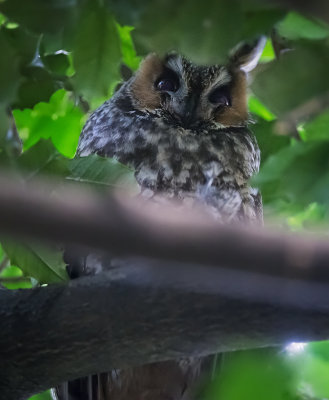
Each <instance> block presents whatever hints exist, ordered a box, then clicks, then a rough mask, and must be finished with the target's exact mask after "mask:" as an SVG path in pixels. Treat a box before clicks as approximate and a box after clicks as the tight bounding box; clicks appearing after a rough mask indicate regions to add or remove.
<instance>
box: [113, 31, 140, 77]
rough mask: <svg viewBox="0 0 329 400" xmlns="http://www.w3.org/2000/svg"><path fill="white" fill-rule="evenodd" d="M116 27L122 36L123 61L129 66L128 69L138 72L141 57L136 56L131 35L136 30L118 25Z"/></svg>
mask: <svg viewBox="0 0 329 400" xmlns="http://www.w3.org/2000/svg"><path fill="white" fill-rule="evenodd" d="M116 26H117V29H118V32H119V36H120V46H121V54H122V61H123V62H124V63H125V64H126V65H127V67H129V68H130V69H132V70H133V71H136V70H137V69H138V67H139V64H140V62H141V57H138V56H137V55H136V50H135V47H134V43H133V40H132V37H131V34H130V32H131V31H133V30H134V28H133V27H132V26H120V25H119V24H116Z"/></svg>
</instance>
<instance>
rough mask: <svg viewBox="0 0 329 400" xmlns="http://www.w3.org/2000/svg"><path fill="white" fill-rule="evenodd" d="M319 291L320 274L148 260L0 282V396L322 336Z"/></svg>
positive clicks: (323, 289) (327, 302)
mask: <svg viewBox="0 0 329 400" xmlns="http://www.w3.org/2000/svg"><path fill="white" fill-rule="evenodd" d="M178 270H179V274H178V273H177V271H178ZM327 293H328V287H327V285H323V284H321V283H319V282H309V283H307V282H301V281H298V280H292V279H283V278H277V277H269V276H265V275H264V276H261V275H259V274H254V273H248V272H243V271H237V270H229V269H225V268H211V267H204V266H196V265H188V266H187V265H173V264H168V265H163V264H161V263H160V264H159V263H158V262H155V261H153V262H150V261H148V262H147V261H146V260H140V261H139V262H138V261H134V262H132V263H129V262H126V263H125V265H121V266H120V268H119V269H113V270H110V271H109V272H107V273H102V274H99V275H96V276H93V277H85V278H79V279H77V280H74V281H70V282H69V283H68V284H67V285H52V286H48V287H41V288H36V289H31V290H19V291H7V290H1V291H0V319H1V330H0V349H1V369H0V386H1V394H2V396H3V398H6V399H7V400H11V399H12V400H20V399H26V398H27V397H28V396H30V395H32V394H34V393H37V392H40V391H42V390H45V389H47V388H49V387H52V386H55V385H57V384H59V383H60V382H62V381H66V380H70V379H74V378H77V377H81V376H86V375H89V374H94V373H99V372H104V371H109V370H111V369H113V368H124V367H127V366H130V367H131V366H135V365H141V364H146V363H149V362H154V361H163V360H168V359H175V358H179V357H184V356H204V355H207V354H210V353H215V352H222V351H232V350H237V349H244V348H255V347H263V346H273V345H282V344H286V343H288V342H290V341H310V340H322V339H326V338H327V337H328V336H329V324H328V316H329V299H328V295H327Z"/></svg>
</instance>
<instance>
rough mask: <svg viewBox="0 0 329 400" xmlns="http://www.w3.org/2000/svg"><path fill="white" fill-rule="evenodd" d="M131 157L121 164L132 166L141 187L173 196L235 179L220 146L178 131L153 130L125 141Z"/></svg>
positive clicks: (137, 132)
mask: <svg viewBox="0 0 329 400" xmlns="http://www.w3.org/2000/svg"><path fill="white" fill-rule="evenodd" d="M129 144H130V146H131V149H130V151H131V153H129V151H128V153H126V155H127V156H128V158H129V157H131V160H129V159H128V160H127V159H126V158H125V156H124V157H123V158H124V159H123V160H122V161H124V162H127V161H128V163H130V164H132V166H133V167H134V168H135V170H136V178H137V180H138V182H139V184H140V185H141V186H142V187H147V188H150V189H153V190H157V191H162V192H170V191H173V192H174V193H175V194H177V193H178V192H180V191H184V192H195V191H196V190H197V189H198V188H199V187H200V186H202V185H206V184H207V182H209V181H210V180H212V182H213V184H216V185H219V184H220V183H221V181H222V180H227V181H228V180H230V178H232V180H234V179H235V177H234V173H233V169H234V168H233V166H232V165H231V164H232V163H231V162H230V157H231V156H232V154H231V152H229V151H227V150H226V148H225V145H224V144H223V143H221V145H219V146H215V145H214V143H213V142H212V140H211V137H207V136H204V137H200V136H198V135H195V134H194V135H192V134H189V133H186V132H184V131H179V130H174V129H173V130H170V129H167V130H165V131H163V130H158V131H157V130H155V131H152V133H148V134H144V135H143V132H142V131H141V130H139V131H136V136H135V137H131V138H130V139H129V140H128V141H127V146H128V147H129Z"/></svg>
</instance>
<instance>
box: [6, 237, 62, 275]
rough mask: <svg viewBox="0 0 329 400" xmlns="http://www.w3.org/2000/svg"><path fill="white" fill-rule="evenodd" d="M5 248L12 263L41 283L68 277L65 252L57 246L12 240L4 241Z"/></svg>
mask: <svg viewBox="0 0 329 400" xmlns="http://www.w3.org/2000/svg"><path fill="white" fill-rule="evenodd" d="M3 248H4V250H5V252H6V254H7V255H8V257H9V258H10V261H11V263H12V264H14V265H17V266H18V267H19V268H20V269H21V270H22V271H23V273H24V275H25V276H29V277H33V278H35V279H37V280H38V281H39V282H40V283H54V282H63V281H66V280H67V279H68V275H67V272H66V269H65V268H66V265H65V263H64V261H63V254H62V252H61V251H59V250H57V249H56V248H50V247H46V246H41V245H39V244H36V243H33V244H32V243H29V244H22V243H19V244H18V243H14V242H11V241H6V242H4V243H3Z"/></svg>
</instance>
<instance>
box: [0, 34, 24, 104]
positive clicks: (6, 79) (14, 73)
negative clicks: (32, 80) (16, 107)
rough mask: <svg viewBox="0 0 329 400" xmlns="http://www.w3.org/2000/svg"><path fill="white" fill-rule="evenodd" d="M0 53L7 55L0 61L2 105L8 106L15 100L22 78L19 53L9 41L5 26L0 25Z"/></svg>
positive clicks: (0, 98)
mask: <svg viewBox="0 0 329 400" xmlns="http://www.w3.org/2000/svg"><path fill="white" fill-rule="evenodd" d="M0 53H1V54H2V55H6V56H5V60H2V61H1V63H0V87H1V90H0V105H2V106H3V105H4V106H7V105H9V104H10V103H11V102H12V101H14V100H15V98H16V93H17V90H18V87H19V84H20V81H21V79H22V78H21V75H20V71H19V67H20V57H19V54H17V52H16V50H15V48H14V47H13V46H12V45H11V44H10V43H9V41H8V38H7V35H5V33H4V29H3V27H0Z"/></svg>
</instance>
